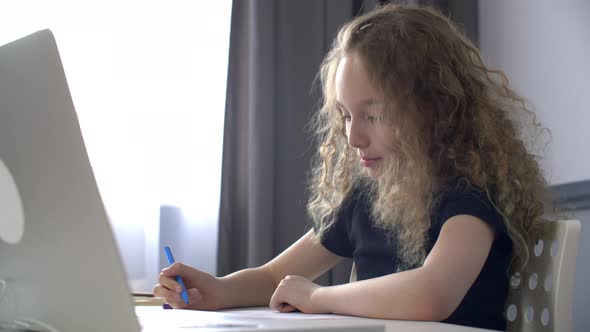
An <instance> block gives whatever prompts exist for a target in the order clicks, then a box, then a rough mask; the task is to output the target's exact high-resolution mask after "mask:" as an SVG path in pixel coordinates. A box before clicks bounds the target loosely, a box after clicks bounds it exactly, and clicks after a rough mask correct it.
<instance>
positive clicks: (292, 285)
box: [270, 276, 328, 314]
mask: <svg viewBox="0 0 590 332" xmlns="http://www.w3.org/2000/svg"><path fill="white" fill-rule="evenodd" d="M321 288H322V287H320V286H319V285H317V284H314V283H313V282H311V281H310V280H309V279H306V278H303V277H299V276H286V277H285V279H283V280H281V282H280V283H279V285H278V287H277V289H276V290H275V292H274V294H273V295H272V298H271V299H270V307H271V308H272V309H274V310H277V311H279V312H290V311H295V310H299V311H301V312H303V313H306V314H320V313H327V312H328V311H327V310H323V309H321V308H320V306H319V305H318V303H315V305H314V295H317V291H318V290H320V289H321ZM316 302H317V301H316Z"/></svg>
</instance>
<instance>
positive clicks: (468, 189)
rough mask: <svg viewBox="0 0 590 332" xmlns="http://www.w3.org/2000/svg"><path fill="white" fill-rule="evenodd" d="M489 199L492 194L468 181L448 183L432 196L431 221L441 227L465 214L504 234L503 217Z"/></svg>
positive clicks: (460, 180)
mask: <svg viewBox="0 0 590 332" xmlns="http://www.w3.org/2000/svg"><path fill="white" fill-rule="evenodd" d="M488 194H489V195H488ZM490 197H493V193H488V192H486V190H485V189H484V188H480V187H478V186H476V185H474V184H473V183H471V182H470V181H469V180H468V179H465V178H459V179H456V180H454V181H450V182H448V183H446V184H445V185H444V186H442V187H441V189H440V190H439V191H438V192H437V193H436V194H435V196H434V202H433V205H432V206H433V207H432V217H433V218H432V221H433V222H434V223H435V224H436V225H438V226H439V227H442V224H444V223H445V222H446V221H447V220H448V219H450V218H452V217H454V216H456V215H462V214H467V215H471V216H474V217H476V218H478V219H480V220H482V221H483V222H485V223H487V224H490V225H491V226H492V228H494V229H495V230H496V231H500V232H506V226H505V224H504V222H503V217H502V215H501V214H500V212H498V210H497V209H496V206H495V204H494V202H493V201H492V199H491V198H490Z"/></svg>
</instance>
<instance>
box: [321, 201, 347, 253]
mask: <svg viewBox="0 0 590 332" xmlns="http://www.w3.org/2000/svg"><path fill="white" fill-rule="evenodd" d="M354 201H355V200H354V197H349V198H348V199H346V200H345V201H344V202H343V204H342V206H341V207H340V209H339V210H338V211H337V212H336V216H335V221H334V225H332V227H330V228H329V229H328V231H327V232H326V233H325V234H324V236H323V237H322V239H321V241H320V242H321V243H322V245H323V246H324V247H325V248H326V249H328V250H329V251H331V252H332V253H333V254H335V255H338V256H341V257H348V258H352V254H353V246H352V243H351V240H350V239H351V236H350V229H351V220H352V214H353V209H354V205H355V204H354Z"/></svg>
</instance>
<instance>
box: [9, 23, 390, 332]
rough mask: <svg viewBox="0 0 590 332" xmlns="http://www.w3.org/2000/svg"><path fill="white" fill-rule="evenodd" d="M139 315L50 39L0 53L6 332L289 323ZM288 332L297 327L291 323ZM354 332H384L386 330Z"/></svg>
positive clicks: (29, 40)
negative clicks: (139, 317) (140, 318)
mask: <svg viewBox="0 0 590 332" xmlns="http://www.w3.org/2000/svg"><path fill="white" fill-rule="evenodd" d="M154 282H155V280H154ZM146 310H147V311H146ZM140 312H143V319H142V324H141V325H143V327H142V326H141V325H140V323H139V320H138V317H137V315H136V309H135V308H134V306H133V303H132V299H131V296H130V289H129V287H128V283H127V277H126V274H125V271H124V268H123V264H122V260H121V258H120V255H119V253H118V249H117V246H116V243H115V240H114V237H113V233H112V230H111V228H110V224H109V222H108V219H107V214H106V212H105V208H104V206H103V203H102V201H101V197H100V194H99V191H98V188H97V184H96V180H95V178H94V174H93V171H92V168H91V166H90V162H89V159H88V156H87V153H86V148H85V146H84V141H83V138H82V134H81V132H80V126H79V123H78V119H77V116H76V111H75V109H74V106H73V103H72V99H71V96H70V91H69V88H68V84H67V81H66V77H65V74H64V70H63V67H62V64H61V60H60V57H59V53H58V49H57V45H56V42H55V39H54V37H53V35H52V33H51V31H49V30H43V31H39V32H36V33H33V34H31V35H29V36H26V37H24V38H21V39H19V40H16V41H14V42H11V43H9V44H6V45H4V46H1V47H0V330H2V329H3V328H4V329H13V330H19V329H21V330H27V329H28V331H56V330H57V331H60V332H65V331H128V332H133V331H140V330H141V329H142V328H143V329H144V331H148V330H149V331H156V330H170V329H176V328H180V329H182V330H183V331H186V330H191V329H193V330H198V331H204V330H206V329H213V330H214V331H224V330H228V331H242V330H243V331H254V330H255V331H259V330H264V331H267V330H273V331H278V330H281V328H280V326H282V325H285V324H284V322H283V323H281V324H279V323H277V322H276V321H275V322H274V323H272V320H269V319H266V318H265V319H266V320H265V322H266V323H257V322H256V320H255V319H254V320H252V319H249V320H248V319H247V320H246V322H245V323H240V317H243V316H239V315H238V316H236V315H232V313H220V314H218V316H215V315H217V313H216V314H206V313H205V312H194V314H192V313H193V312H191V311H187V310H163V309H161V307H153V308H140V307H138V308H137V313H140ZM267 313H268V312H267ZM262 314H265V313H264V312H263V313H262ZM159 315H161V319H160V318H159V317H160V316H159ZM187 315H188V316H187ZM257 315H260V312H259V313H258V314H257ZM140 316H141V315H140ZM236 317H237V318H236ZM284 317H285V318H286V317H287V316H284ZM201 318H202V319H201ZM251 318H255V317H251ZM211 319H213V321H212V320H211ZM216 319H219V320H221V323H219V325H216V324H217V323H216V321H215V320H216ZM174 322H178V324H179V325H178V326H176V327H175V326H174V324H175V323H174ZM200 322H201V323H200ZM228 322H229V323H228ZM268 322H271V323H268ZM160 323H166V325H165V328H162V329H159V328H158V326H162V325H161V324H160ZM26 324H30V325H29V326H28V327H27V326H26ZM310 324H311V323H307V325H306V324H299V325H301V327H302V329H301V330H305V331H310V330H322V331H332V330H333V331H345V330H351V329H350V328H351V326H350V324H349V323H346V324H345V323H344V321H342V324H325V325H329V326H326V327H325V328H318V326H317V324H316V325H314V324H311V325H310ZM287 325H288V324H287ZM303 325H305V326H307V327H306V328H304V326H303ZM357 325H358V324H357ZM310 326H311V327H310ZM314 326H315V327H314ZM265 327H266V328H265ZM204 328H205V329H204ZM287 330H288V331H297V330H298V329H297V328H294V326H293V325H292V324H291V326H290V327H288V328H287ZM352 330H356V331H359V330H363V331H383V325H382V324H380V325H375V324H369V326H368V328H365V329H361V328H360V327H359V326H356V327H354V328H352Z"/></svg>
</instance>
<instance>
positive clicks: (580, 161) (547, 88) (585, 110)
mask: <svg viewBox="0 0 590 332" xmlns="http://www.w3.org/2000/svg"><path fill="white" fill-rule="evenodd" d="M479 23H480V25H479V29H480V39H479V40H480V48H481V51H482V54H483V57H484V60H485V61H486V62H487V64H488V65H490V66H493V67H496V68H498V69H501V70H503V71H504V72H505V73H506V74H507V75H508V78H509V80H510V83H511V85H512V87H513V88H516V90H517V91H518V92H519V93H520V94H521V95H523V96H524V97H525V98H527V99H528V101H529V102H530V103H531V104H532V106H533V107H534V111H535V112H536V113H537V115H538V116H539V119H540V120H541V122H542V123H543V125H544V126H546V127H548V128H549V129H550V130H551V132H552V142H551V143H550V144H549V146H548V148H547V150H546V156H545V158H546V160H545V161H544V163H543V168H544V169H545V171H546V174H547V175H548V178H549V179H548V180H549V182H550V183H551V184H562V183H569V182H577V181H583V180H589V179H590V144H589V142H590V130H589V129H590V128H588V126H589V125H590V107H589V105H590V103H589V102H588V99H587V98H588V97H589V96H590V1H586V0H563V1H550V0H518V1H513V0H494V1H479ZM557 161H559V163H557ZM574 217H575V218H576V219H579V220H581V221H582V234H581V236H580V243H579V246H578V258H577V264H576V274H575V283H574V308H573V324H572V327H573V331H575V332H582V331H588V330H589V329H590V316H589V315H588V307H590V287H589V286H588V281H589V280H590V265H588V263H587V262H589V261H590V227H589V225H590V210H581V211H576V212H575V216H574Z"/></svg>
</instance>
